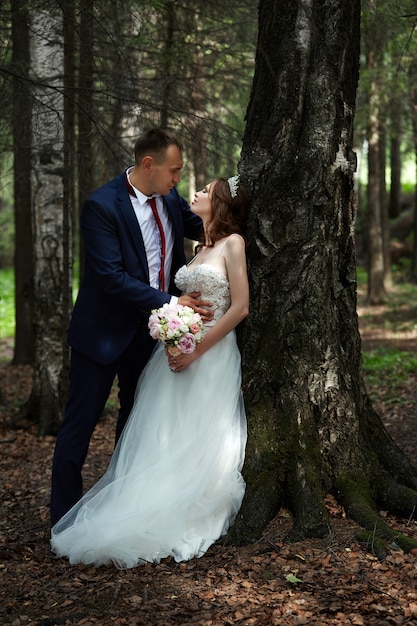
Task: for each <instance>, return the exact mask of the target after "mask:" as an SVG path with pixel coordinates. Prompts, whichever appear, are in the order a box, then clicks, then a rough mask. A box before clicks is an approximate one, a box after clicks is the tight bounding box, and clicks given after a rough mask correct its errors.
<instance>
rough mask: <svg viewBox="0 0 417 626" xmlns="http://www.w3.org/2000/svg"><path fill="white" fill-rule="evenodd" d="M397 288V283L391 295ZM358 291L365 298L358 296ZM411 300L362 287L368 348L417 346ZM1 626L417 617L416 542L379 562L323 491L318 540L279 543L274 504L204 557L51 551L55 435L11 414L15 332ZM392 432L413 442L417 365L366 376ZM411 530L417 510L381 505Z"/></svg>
mask: <svg viewBox="0 0 417 626" xmlns="http://www.w3.org/2000/svg"><path fill="white" fill-rule="evenodd" d="M391 297H393V298H394V299H395V293H394V295H393V296H391ZM362 300H363V297H362ZM416 306H417V302H415V301H410V303H409V305H408V306H407V305H406V306H404V305H400V306H398V307H392V306H391V307H389V308H388V307H387V306H381V307H372V308H369V307H367V306H366V305H365V304H364V303H363V302H362V301H361V296H360V297H359V308H358V312H359V317H360V329H361V335H362V342H363V348H364V350H370V349H375V348H381V347H385V348H388V349H389V348H392V347H394V348H397V349H400V350H402V351H411V352H415V351H416V349H417V325H416V328H414V326H415V324H414V320H416V319H417V317H416ZM0 348H1V349H2V355H1V358H0V392H1V394H0V395H3V396H4V398H5V400H6V403H5V406H4V407H3V409H2V413H1V423H0V427H1V432H0V445H1V454H0V468H1V474H0V475H1V482H0V492H1V504H0V535H1V541H0V576H1V582H0V626H6V625H13V626H20V625H27V624H31V625H36V626H52V625H58V624H64V625H90V624H91V625H97V624H99V625H101V626H107V625H116V626H119V625H127V626H137V625H143V624H144V625H146V626H147V625H157V626H170V625H177V626H221V625H224V624H226V625H227V624H237V625H240V626H266V625H281V624H282V625H286V626H293V625H299V624H308V625H309V626H310V625H311V626H315V625H320V626H322V625H325V624H326V625H328V624H334V625H345V624H354V625H357V626H361V625H364V626H368V625H374V624H375V625H378V626H384V625H400V624H401V625H402V624H417V551H414V552H415V553H414V554H404V553H403V552H402V551H401V550H399V549H394V548H392V550H391V552H390V554H389V556H388V557H387V558H386V559H385V560H384V561H382V562H381V561H378V560H377V558H376V557H375V556H374V555H373V554H372V553H371V552H370V551H369V550H366V549H365V547H364V546H363V545H361V544H360V542H359V541H358V540H357V538H356V531H357V526H356V524H355V523H354V522H352V521H351V520H350V519H348V518H347V517H346V515H345V512H344V510H343V509H342V508H341V507H340V506H339V505H338V504H337V503H336V501H335V500H334V499H333V498H332V497H331V496H328V497H327V498H326V506H327V508H328V510H329V512H330V516H331V522H332V525H331V530H330V533H329V535H328V536H327V537H326V538H324V539H310V540H307V541H302V542H298V543H292V544H287V543H285V537H286V534H287V532H288V530H289V528H290V527H291V514H290V513H289V512H288V511H286V510H281V511H280V513H279V515H278V516H277V518H276V519H275V520H274V521H273V522H272V523H271V524H270V525H269V527H268V528H267V529H266V531H265V533H264V535H263V537H262V538H260V539H259V541H258V542H257V543H256V544H253V545H250V546H244V547H234V546H231V545H227V544H226V545H225V544H224V543H222V542H219V543H217V544H216V545H214V546H212V547H211V548H210V549H209V551H208V552H207V554H206V555H205V556H204V557H203V558H201V559H194V560H192V561H188V562H186V563H181V564H177V563H175V562H174V561H172V560H170V559H167V560H166V561H165V562H163V563H161V564H160V565H154V564H148V565H146V566H140V567H138V568H135V569H131V570H122V571H119V570H117V569H115V568H114V567H101V568H98V569H94V568H92V567H87V566H83V565H79V566H75V567H74V566H70V565H68V563H67V562H66V561H64V560H61V559H57V558H56V557H54V556H53V555H52V554H51V552H50V550H49V515H48V498H49V481H50V467H51V458H52V453H53V448H54V438H53V437H45V438H39V437H37V435H36V432H35V430H34V429H33V428H28V429H26V430H12V429H10V428H9V426H8V420H9V419H10V417H11V415H12V414H13V412H14V411H16V410H18V406H19V403H21V402H23V401H24V400H25V398H26V397H27V395H28V393H29V390H30V382H31V370H30V368H28V367H13V366H12V365H10V358H11V348H12V343H11V341H8V340H3V341H2V343H1V344H0ZM367 385H368V391H369V393H370V394H371V397H372V398H373V400H374V406H375V408H376V409H377V411H378V413H379V414H380V416H381V418H382V419H383V421H384V423H385V425H386V427H387V429H388V431H389V432H390V433H391V436H392V437H393V439H394V440H395V441H396V442H397V443H398V444H399V445H400V446H401V447H402V448H403V449H404V451H405V452H406V453H407V454H408V455H409V456H410V457H411V458H412V459H415V458H416V453H417V428H416V422H417V393H416V392H417V371H415V372H414V371H412V372H411V373H409V374H408V375H407V377H405V379H404V380H403V381H402V382H401V380H400V381H399V380H398V379H397V378H395V377H392V376H390V375H389V374H388V375H386V376H384V377H382V378H381V379H380V380H375V379H372V382H369V383H367ZM112 412H114V409H112V410H110V413H109V414H108V415H107V417H106V419H104V420H103V421H101V422H100V424H99V425H98V427H97V429H96V432H95V434H94V438H93V441H92V445H91V451H90V454H89V457H88V459H87V463H86V466H85V482H86V486H87V487H88V486H90V485H91V484H92V483H93V482H94V481H95V480H96V479H97V478H98V476H99V475H100V474H101V473H102V472H103V470H104V469H105V467H106V465H107V462H108V459H109V457H110V455H111V451H112V444H113V432H114V420H113V415H112ZM381 515H383V516H384V517H385V518H386V519H387V521H388V522H389V523H390V524H391V525H392V526H393V527H395V528H396V529H398V530H399V531H401V532H404V533H406V534H408V535H409V536H413V537H415V538H417V519H416V518H415V517H414V516H412V517H410V518H409V519H401V518H396V517H393V516H392V515H389V514H387V513H386V512H383V511H381Z"/></svg>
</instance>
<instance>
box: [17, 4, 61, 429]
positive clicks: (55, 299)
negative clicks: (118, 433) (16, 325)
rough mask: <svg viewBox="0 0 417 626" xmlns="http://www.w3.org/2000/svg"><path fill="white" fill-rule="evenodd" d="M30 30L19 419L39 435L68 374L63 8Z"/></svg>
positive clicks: (40, 14) (36, 18) (55, 419)
mask: <svg viewBox="0 0 417 626" xmlns="http://www.w3.org/2000/svg"><path fill="white" fill-rule="evenodd" d="M31 33H32V39H31V78H32V82H33V85H34V87H33V100H34V107H33V116H32V180H31V182H32V223H33V243H34V296H35V310H34V311H35V314H34V321H35V371H34V381H33V388H32V393H31V396H30V398H29V400H28V402H27V404H26V406H25V407H24V409H23V411H22V412H21V414H20V415H19V417H18V418H17V419H20V418H22V417H23V416H25V417H29V418H31V419H32V420H33V421H35V422H36V423H37V424H38V425H39V434H40V435H45V434H52V433H53V432H55V431H56V429H57V427H58V425H59V423H60V422H61V421H62V417H63V406H64V401H65V393H64V390H63V386H62V385H63V377H64V376H66V369H64V354H65V353H66V349H65V344H64V341H63V332H62V330H63V320H64V319H67V314H66V313H65V314H64V311H63V307H64V299H63V294H64V292H65V284H66V283H67V278H65V277H64V271H65V270H68V268H67V267H65V265H64V247H63V238H64V232H63V231H64V222H63V192H64V189H63V170H64V158H63V156H64V149H63V148H64V143H63V114H64V104H63V77H62V68H63V63H64V59H63V20H62V14H61V12H60V11H59V10H56V11H55V12H54V11H51V10H49V11H46V10H34V11H32V12H31ZM65 383H66V378H65Z"/></svg>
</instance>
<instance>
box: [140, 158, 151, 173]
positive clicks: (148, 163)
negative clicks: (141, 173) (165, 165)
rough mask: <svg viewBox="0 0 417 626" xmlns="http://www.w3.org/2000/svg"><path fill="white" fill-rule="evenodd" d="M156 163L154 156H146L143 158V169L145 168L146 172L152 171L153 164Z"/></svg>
mask: <svg viewBox="0 0 417 626" xmlns="http://www.w3.org/2000/svg"><path fill="white" fill-rule="evenodd" d="M153 164H154V160H153V157H151V156H145V157H143V159H142V169H144V170H145V172H148V173H149V172H150V170H151V169H152V166H153Z"/></svg>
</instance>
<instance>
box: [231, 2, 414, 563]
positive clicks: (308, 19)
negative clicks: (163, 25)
mask: <svg viewBox="0 0 417 626" xmlns="http://www.w3.org/2000/svg"><path fill="white" fill-rule="evenodd" d="M359 21H360V2H359V0H323V2H320V3H313V2H311V1H308V0H296V1H294V0H283V1H282V2H281V3H279V4H278V3H276V2H274V0H261V2H260V5H259V39H258V50H257V58H256V69H255V76H254V82H253V86H252V94H251V99H250V102H249V107H248V112H247V126H246V131H245V136H244V142H243V151H242V159H241V164H240V173H241V177H242V180H243V181H246V182H247V184H248V185H250V187H251V189H252V193H253V205H252V212H251V216H250V221H249V235H250V248H249V276H250V287H251V309H250V316H249V318H248V320H247V322H246V323H245V326H244V328H243V331H242V334H241V335H240V345H241V348H242V356H243V382H244V392H245V402H246V408H247V414H248V423H249V438H248V449H247V457H246V462H245V466H244V476H245V478H246V481H247V492H246V496H245V499H244V503H243V506H242V510H241V512H240V515H239V517H238V519H237V521H236V523H235V526H234V528H233V531H232V533H231V538H232V539H234V540H239V541H248V540H249V541H250V540H253V539H257V538H259V536H260V534H261V533H262V531H263V529H264V527H265V525H266V524H267V523H268V522H269V521H270V520H271V519H272V518H273V517H274V516H275V515H276V514H277V513H278V511H279V508H280V506H282V505H286V506H287V507H289V508H290V509H291V510H292V512H293V514H294V524H293V528H292V531H291V533H290V535H289V539H292V538H304V537H311V536H322V535H325V534H327V533H328V532H329V527H330V520H329V515H328V513H327V510H326V507H325V505H324V496H325V495H326V494H327V493H332V494H334V496H335V497H336V498H337V499H338V500H339V502H341V503H342V504H343V505H344V506H345V509H346V512H347V514H348V515H350V516H352V517H353V518H354V519H356V520H357V521H359V523H360V524H362V525H363V526H365V527H366V528H367V529H368V530H369V532H371V533H372V532H373V531H374V530H375V529H377V530H376V532H377V533H379V534H380V535H381V536H382V535H384V536H385V537H388V538H391V537H392V536H393V531H391V529H389V528H388V526H387V525H386V524H385V523H384V522H383V521H382V520H381V519H380V518H379V516H378V514H377V508H376V507H377V505H376V503H378V505H381V504H382V503H383V504H384V506H385V507H387V508H388V509H394V508H395V509H397V510H398V509H400V510H402V511H403V512H405V513H406V514H411V513H412V511H413V507H415V505H416V504H417V493H416V492H415V489H416V488H417V470H416V469H415V468H414V467H412V466H411V464H410V462H409V461H408V460H407V459H405V458H404V455H403V454H402V452H401V451H400V450H399V449H398V448H397V446H396V445H395V444H394V442H393V441H392V440H391V439H390V437H389V436H388V434H387V433H386V431H385V429H384V428H383V425H382V423H381V421H380V419H379V418H378V416H377V415H376V414H375V412H374V411H373V409H372V406H371V404H370V402H369V399H368V398H367V395H366V391H365V387H364V384H363V380H362V376H361V347H360V336H359V331H358V319H357V314H356V267H355V247H354V240H353V233H354V218H355V210H356V206H355V198H354V193H353V171H354V169H355V155H354V153H353V152H352V134H353V117H354V108H355V94H356V87H357V81H358V64H359ZM396 481H398V483H397V482H396ZM397 541H400V542H401V544H402V545H403V546H404V547H405V548H407V547H408V548H409V547H410V542H408V540H407V539H406V538H400V539H397ZM411 543H412V542H411ZM415 544H416V542H414V545H415ZM382 552H383V550H382V549H381V553H382Z"/></svg>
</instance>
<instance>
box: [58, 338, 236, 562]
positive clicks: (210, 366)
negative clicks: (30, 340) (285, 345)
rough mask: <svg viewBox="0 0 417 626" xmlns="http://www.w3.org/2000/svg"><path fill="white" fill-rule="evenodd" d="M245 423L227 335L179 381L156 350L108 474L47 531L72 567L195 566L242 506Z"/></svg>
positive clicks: (232, 349) (233, 348) (233, 347)
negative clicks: (168, 561) (169, 560)
mask: <svg viewBox="0 0 417 626" xmlns="http://www.w3.org/2000/svg"><path fill="white" fill-rule="evenodd" d="M245 444H246V418H245V412H244V406H243V399H242V394H241V370H240V353H239V351H238V348H237V345H236V338H235V333H234V331H233V332H231V333H229V334H228V335H227V336H226V337H225V338H224V339H223V340H222V341H220V342H219V343H217V344H216V345H215V346H214V347H213V348H211V349H210V350H208V351H207V352H206V353H205V354H204V355H203V356H202V357H201V358H199V359H197V360H196V361H195V362H194V363H192V364H191V366H189V367H188V368H187V369H185V370H184V371H182V372H179V373H174V372H171V371H170V369H169V367H168V363H167V359H166V355H165V351H164V348H163V346H162V345H161V344H159V345H158V346H157V347H156V349H155V351H154V353H153V356H152V358H151V360H150V361H149V363H148V365H147V367H146V368H145V370H144V372H143V373H142V376H141V378H140V379H139V382H138V387H137V394H136V400H135V404H134V407H133V409H132V413H131V415H130V417H129V420H128V422H127V424H126V426H125V429H124V431H123V434H122V437H121V438H120V441H119V443H118V445H117V446H116V448H115V451H114V454H113V456H112V459H111V461H110V464H109V467H108V469H107V472H106V473H105V474H104V476H103V477H102V478H101V479H100V480H99V481H98V483H96V485H95V486H94V487H93V488H92V489H90V490H89V491H88V492H87V493H86V494H85V495H84V496H83V498H82V499H81V500H80V501H79V502H78V503H77V504H76V505H75V506H74V507H73V508H72V509H71V510H70V511H69V512H68V513H67V514H66V515H65V516H64V517H63V518H62V519H61V520H60V521H59V522H58V523H57V524H56V525H55V526H54V527H53V529H52V536H51V547H52V550H53V551H54V552H55V553H56V554H57V555H58V556H63V557H67V558H68V559H69V560H70V562H71V563H73V564H75V563H79V562H82V563H86V564H92V565H95V566H99V565H102V564H109V563H111V562H113V563H114V564H115V565H116V566H117V567H120V568H129V567H135V566H136V565H138V564H141V563H144V562H159V561H160V560H161V559H162V558H165V557H167V556H172V557H173V558H174V559H175V560H176V561H184V560H188V559H190V558H192V557H199V556H202V555H203V554H204V553H205V552H206V550H207V549H208V548H209V546H210V545H211V544H212V543H214V542H215V541H216V540H217V539H218V538H219V537H220V536H222V535H223V534H225V533H226V532H227V530H228V528H229V527H230V525H231V524H232V523H233V520H234V519H235V516H236V514H237V512H238V510H239V508H240V505H241V503H242V499H243V495H244V491H245V483H244V481H243V478H242V476H241V473H240V471H241V469H242V465H243V460H244V450H245Z"/></svg>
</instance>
